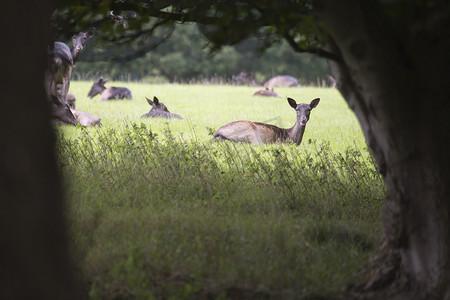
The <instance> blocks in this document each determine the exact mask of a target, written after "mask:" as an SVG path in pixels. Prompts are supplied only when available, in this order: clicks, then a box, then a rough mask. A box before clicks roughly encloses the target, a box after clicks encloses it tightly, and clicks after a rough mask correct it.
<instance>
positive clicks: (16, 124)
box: [0, 0, 80, 299]
mask: <svg viewBox="0 0 450 300" xmlns="http://www.w3.org/2000/svg"><path fill="white" fill-rule="evenodd" d="M50 4H51V3H50V1H48V0H44V1H27V2H26V5H25V3H24V2H23V1H6V2H4V3H3V4H2V11H3V12H5V13H4V14H2V17H1V18H0V28H2V41H3V47H2V55H1V56H0V60H1V66H2V72H1V75H0V78H1V79H0V82H1V83H2V95H1V99H2V100H3V114H2V117H1V118H0V138H1V141H2V145H1V147H0V199H1V200H2V207H1V210H0V211H1V213H0V214H1V215H0V232H1V241H2V246H1V247H0V257H1V258H0V260H1V261H0V274H1V275H0V298H1V299H80V298H79V297H78V296H79V295H77V294H76V293H75V288H74V285H73V280H72V268H71V264H70V258H69V251H68V244H67V236H66V223H65V220H64V205H63V201H62V191H61V184H60V177H59V174H58V171H57V166H56V160H55V154H54V145H55V135H54V132H53V129H52V127H51V125H50V122H49V120H50V112H49V108H48V102H47V101H46V96H45V91H44V77H43V75H44V69H45V67H46V60H47V58H46V57H47V54H46V52H47V45H48V43H47V42H48V40H47V39H48V24H49V17H50V12H51V10H50Z"/></svg>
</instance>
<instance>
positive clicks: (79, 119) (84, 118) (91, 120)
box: [50, 95, 101, 126]
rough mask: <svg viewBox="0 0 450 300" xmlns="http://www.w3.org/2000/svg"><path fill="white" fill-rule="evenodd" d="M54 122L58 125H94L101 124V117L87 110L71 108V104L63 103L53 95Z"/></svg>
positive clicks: (52, 110)
mask: <svg viewBox="0 0 450 300" xmlns="http://www.w3.org/2000/svg"><path fill="white" fill-rule="evenodd" d="M51 101H52V102H51V103H50V107H51V115H52V122H53V123H54V124H58V125H77V124H78V123H79V124H81V125H83V126H94V125H97V124H100V121H101V120H100V119H99V118H97V117H96V116H94V115H91V114H89V113H87V112H84V111H81V110H76V109H74V108H71V107H70V106H69V104H67V103H63V102H62V101H60V100H59V99H58V97H57V96H55V95H51Z"/></svg>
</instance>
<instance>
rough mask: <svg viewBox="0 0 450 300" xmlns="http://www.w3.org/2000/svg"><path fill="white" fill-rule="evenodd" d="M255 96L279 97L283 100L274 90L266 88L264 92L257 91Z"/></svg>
mask: <svg viewBox="0 0 450 300" xmlns="http://www.w3.org/2000/svg"><path fill="white" fill-rule="evenodd" d="M253 96H266V97H278V98H282V97H281V96H280V95H279V94H277V93H276V92H275V91H274V90H273V88H272V89H270V90H269V88H265V89H263V90H257V91H256V92H254V93H253Z"/></svg>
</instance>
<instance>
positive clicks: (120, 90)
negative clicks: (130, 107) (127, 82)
mask: <svg viewBox="0 0 450 300" xmlns="http://www.w3.org/2000/svg"><path fill="white" fill-rule="evenodd" d="M108 81H109V79H108V78H106V79H103V78H99V79H98V80H97V81H95V82H94V84H93V85H92V87H91V90H90V91H89V93H88V97H89V98H91V99H92V98H94V96H96V95H98V94H100V101H106V100H115V99H125V98H126V99H133V96H132V95H131V91H130V90H129V89H127V88H125V87H113V86H110V87H108V88H107V87H105V83H106V82H108Z"/></svg>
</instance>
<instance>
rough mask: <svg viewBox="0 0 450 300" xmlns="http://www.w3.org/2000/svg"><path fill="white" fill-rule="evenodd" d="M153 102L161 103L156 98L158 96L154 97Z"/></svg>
mask: <svg viewBox="0 0 450 300" xmlns="http://www.w3.org/2000/svg"><path fill="white" fill-rule="evenodd" d="M153 102H155V104H158V103H159V99H158V98H156V96H154V97H153Z"/></svg>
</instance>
